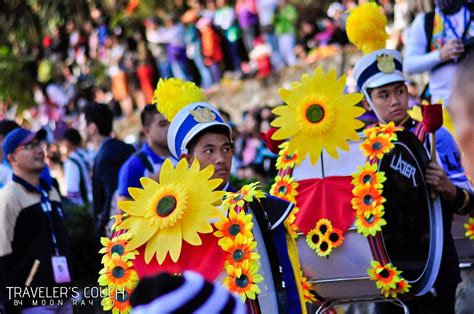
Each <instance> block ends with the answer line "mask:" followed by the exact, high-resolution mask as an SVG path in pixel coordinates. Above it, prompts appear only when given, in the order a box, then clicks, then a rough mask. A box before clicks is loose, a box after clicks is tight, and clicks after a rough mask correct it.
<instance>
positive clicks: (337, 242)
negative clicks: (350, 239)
mask: <svg viewBox="0 0 474 314" xmlns="http://www.w3.org/2000/svg"><path fill="white" fill-rule="evenodd" d="M328 240H329V242H330V243H331V245H332V247H333V248H337V247H339V246H341V244H342V242H344V235H343V233H342V231H341V230H339V229H337V228H333V229H332V231H331V232H330V233H329V235H328Z"/></svg>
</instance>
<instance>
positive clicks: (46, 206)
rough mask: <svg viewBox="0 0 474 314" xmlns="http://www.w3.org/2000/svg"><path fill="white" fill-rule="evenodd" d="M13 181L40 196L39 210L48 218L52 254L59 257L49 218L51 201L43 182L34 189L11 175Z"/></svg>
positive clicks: (51, 210)
mask: <svg viewBox="0 0 474 314" xmlns="http://www.w3.org/2000/svg"><path fill="white" fill-rule="evenodd" d="M13 181H15V182H16V183H18V184H20V185H21V186H23V187H24V188H25V189H27V190H28V191H30V192H36V193H38V194H39V195H40V197H41V209H42V210H43V213H45V215H46V217H48V222H49V227H50V229H51V241H52V242H53V247H54V252H55V253H56V255H59V250H58V242H57V240H56V233H55V231H54V225H53V218H52V217H51V213H52V212H53V209H52V207H51V201H50V199H49V195H48V188H46V187H45V184H42V183H43V182H41V181H40V185H39V186H38V187H35V186H33V185H31V184H30V183H28V182H26V181H25V180H23V179H22V178H20V177H18V176H16V175H15V174H13ZM46 186H47V184H46Z"/></svg>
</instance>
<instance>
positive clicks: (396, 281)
mask: <svg viewBox="0 0 474 314" xmlns="http://www.w3.org/2000/svg"><path fill="white" fill-rule="evenodd" d="M367 273H368V274H369V276H370V280H373V281H375V282H376V285H377V288H378V289H380V292H381V293H382V295H383V296H384V297H386V298H388V297H391V298H396V297H397V295H399V294H403V293H407V292H408V291H409V290H410V287H411V286H410V284H409V283H408V282H407V281H406V280H405V279H403V277H402V276H400V274H401V273H402V272H401V271H400V270H397V268H396V267H394V266H393V265H392V264H390V263H388V264H385V265H382V264H380V262H378V261H372V262H371V267H370V268H369V270H368V271H367Z"/></svg>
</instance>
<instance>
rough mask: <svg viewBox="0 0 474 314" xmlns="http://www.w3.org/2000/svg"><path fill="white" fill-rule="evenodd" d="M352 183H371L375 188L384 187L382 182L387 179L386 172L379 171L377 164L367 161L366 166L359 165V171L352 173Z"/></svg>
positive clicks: (356, 184) (355, 184)
mask: <svg viewBox="0 0 474 314" xmlns="http://www.w3.org/2000/svg"><path fill="white" fill-rule="evenodd" d="M352 177H353V179H352V185H354V186H358V185H364V184H367V183H368V184H370V185H373V186H374V187H375V188H382V183H383V182H385V180H387V179H386V178H385V173H384V172H377V164H373V165H371V164H370V163H369V162H366V163H365V165H364V166H362V167H361V166H359V167H357V172H356V173H354V174H353V175H352Z"/></svg>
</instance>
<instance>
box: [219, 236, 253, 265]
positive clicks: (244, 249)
mask: <svg viewBox="0 0 474 314" xmlns="http://www.w3.org/2000/svg"><path fill="white" fill-rule="evenodd" d="M225 239H226V240H225V241H224V243H223V245H222V249H223V250H224V251H226V252H228V253H229V254H228V256H227V258H226V264H225V265H232V266H234V267H236V268H241V267H242V264H243V263H244V262H245V261H250V262H256V261H257V260H258V259H260V255H259V254H258V253H257V252H255V249H256V248H257V242H255V241H253V240H251V239H250V238H244V236H242V234H240V233H239V234H237V236H236V237H235V240H234V241H232V240H231V239H230V238H225Z"/></svg>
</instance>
